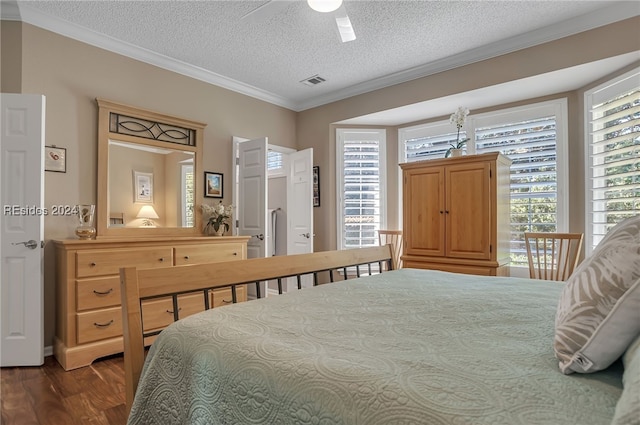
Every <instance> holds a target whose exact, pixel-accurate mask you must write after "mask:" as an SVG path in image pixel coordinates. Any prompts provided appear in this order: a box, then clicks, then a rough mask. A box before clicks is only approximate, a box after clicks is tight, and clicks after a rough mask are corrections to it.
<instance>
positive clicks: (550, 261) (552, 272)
mask: <svg viewBox="0 0 640 425" xmlns="http://www.w3.org/2000/svg"><path fill="white" fill-rule="evenodd" d="M583 237H584V234H583V233H543V232H525V234H524V238H525V243H526V245H527V257H528V259H529V276H530V277H531V278H532V279H547V280H558V281H565V280H567V279H568V278H569V276H571V273H573V270H574V269H575V267H576V265H577V264H578V258H579V256H580V250H581V249H582V240H583Z"/></svg>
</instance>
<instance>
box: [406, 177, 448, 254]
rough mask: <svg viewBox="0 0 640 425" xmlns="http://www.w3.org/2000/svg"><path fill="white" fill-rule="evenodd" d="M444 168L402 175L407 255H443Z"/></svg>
mask: <svg viewBox="0 0 640 425" xmlns="http://www.w3.org/2000/svg"><path fill="white" fill-rule="evenodd" d="M444 180H445V175H444V167H431V168H423V169H416V170H409V171H406V172H405V175H404V193H403V196H404V199H405V208H404V218H403V219H404V223H410V226H405V229H407V230H408V232H407V231H406V232H405V234H404V240H405V254H406V255H428V256H444V255H445V233H444V232H445V227H444V222H445V214H444V196H445V188H444Z"/></svg>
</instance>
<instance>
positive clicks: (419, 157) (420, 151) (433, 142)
mask: <svg viewBox="0 0 640 425" xmlns="http://www.w3.org/2000/svg"><path fill="white" fill-rule="evenodd" d="M457 135H458V133H457V132H453V133H448V134H440V135H437V136H424V137H418V138H415V139H410V140H406V141H405V151H406V162H414V161H424V160H425V159H436V158H443V157H444V155H445V154H446V152H447V150H448V149H449V148H450V147H451V145H452V144H455V142H456V136H457ZM466 137H467V133H466V132H464V131H461V132H460V139H464V138H466ZM464 150H466V147H465V148H464V149H463V151H464Z"/></svg>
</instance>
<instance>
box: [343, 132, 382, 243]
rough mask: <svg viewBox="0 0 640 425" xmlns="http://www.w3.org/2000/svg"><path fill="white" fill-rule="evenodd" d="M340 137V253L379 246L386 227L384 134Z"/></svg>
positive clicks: (344, 135) (348, 133) (358, 134)
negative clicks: (381, 232) (379, 234)
mask: <svg viewBox="0 0 640 425" xmlns="http://www.w3.org/2000/svg"><path fill="white" fill-rule="evenodd" d="M337 135H338V137H337V145H338V149H337V154H338V161H337V164H338V167H337V168H338V170H337V171H338V176H337V177H338V178H337V180H338V194H339V199H338V204H339V207H338V244H339V249H350V248H361V247H367V246H376V245H378V230H379V229H380V228H381V226H382V223H384V202H385V201H384V193H385V190H384V185H385V184H386V183H385V179H384V152H385V148H384V147H385V137H384V136H385V135H384V131H383V130H347V129H339V130H338V131H337Z"/></svg>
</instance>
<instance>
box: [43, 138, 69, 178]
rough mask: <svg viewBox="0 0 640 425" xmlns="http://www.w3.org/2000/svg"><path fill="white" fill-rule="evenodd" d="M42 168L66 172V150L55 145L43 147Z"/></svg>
mask: <svg viewBox="0 0 640 425" xmlns="http://www.w3.org/2000/svg"><path fill="white" fill-rule="evenodd" d="M44 170H45V171H55V172H56V173H66V172H67V150H66V149H65V148H59V147H57V146H55V145H51V146H45V147H44Z"/></svg>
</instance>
